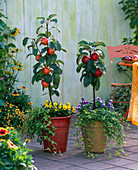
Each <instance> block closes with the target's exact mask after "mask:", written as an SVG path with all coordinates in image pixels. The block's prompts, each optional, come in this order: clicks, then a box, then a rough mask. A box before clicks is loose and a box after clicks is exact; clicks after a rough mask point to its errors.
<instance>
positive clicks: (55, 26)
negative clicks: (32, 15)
mask: <svg viewBox="0 0 138 170" xmlns="http://www.w3.org/2000/svg"><path fill="white" fill-rule="evenodd" d="M52 28H55V29H56V30H57V31H58V32H59V33H60V29H59V28H57V27H56V26H53V27H52Z"/></svg>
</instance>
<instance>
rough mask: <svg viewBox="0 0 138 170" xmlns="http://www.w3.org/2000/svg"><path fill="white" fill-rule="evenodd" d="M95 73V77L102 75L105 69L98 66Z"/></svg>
mask: <svg viewBox="0 0 138 170" xmlns="http://www.w3.org/2000/svg"><path fill="white" fill-rule="evenodd" d="M93 75H94V77H101V76H102V75H103V71H102V70H101V69H100V68H97V69H96V72H95V73H94V74H93Z"/></svg>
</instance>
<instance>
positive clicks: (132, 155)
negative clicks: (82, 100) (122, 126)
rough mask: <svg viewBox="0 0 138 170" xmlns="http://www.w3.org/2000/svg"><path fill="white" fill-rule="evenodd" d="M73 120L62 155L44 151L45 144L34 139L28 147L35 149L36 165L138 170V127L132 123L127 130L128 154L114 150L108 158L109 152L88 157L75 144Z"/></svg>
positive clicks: (56, 169)
mask: <svg viewBox="0 0 138 170" xmlns="http://www.w3.org/2000/svg"><path fill="white" fill-rule="evenodd" d="M73 121H74V119H73V120H72V122H71V127H70V133H69V140H68V146H67V151H66V152H65V153H62V156H60V155H58V154H57V155H52V154H51V153H48V152H44V149H43V146H41V145H40V144H39V143H37V142H36V139H33V140H32V141H31V142H30V144H28V147H29V148H30V149H32V150H33V152H31V153H30V154H32V156H33V160H34V165H35V166H36V167H37V169H38V170H66V169H67V170H107V169H108V170H127V169H129V170H138V127H137V126H134V125H131V130H127V133H126V135H127V138H126V139H127V141H126V147H125V148H124V150H125V153H124V154H122V155H126V154H127V155H128V156H123V157H119V156H116V155H115V154H114V153H113V152H114V149H113V151H112V155H113V157H112V158H111V159H108V151H107V153H105V154H104V153H102V154H99V155H100V157H97V158H95V159H91V158H87V157H86V156H85V155H84V152H83V151H81V150H79V149H78V148H77V147H76V146H75V144H74V141H75V137H74V136H73V132H74V131H75V130H74V129H73Z"/></svg>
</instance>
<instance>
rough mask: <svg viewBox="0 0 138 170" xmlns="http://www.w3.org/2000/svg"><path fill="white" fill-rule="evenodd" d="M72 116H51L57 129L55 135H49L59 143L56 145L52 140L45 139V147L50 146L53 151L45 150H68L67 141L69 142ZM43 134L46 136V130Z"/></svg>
mask: <svg viewBox="0 0 138 170" xmlns="http://www.w3.org/2000/svg"><path fill="white" fill-rule="evenodd" d="M71 117H72V116H67V117H51V122H52V124H51V125H54V127H55V128H56V130H54V133H55V136H52V135H51V136H49V137H50V139H51V140H53V141H54V142H56V143H57V145H55V147H56V149H55V148H54V146H53V145H52V144H51V142H49V141H47V140H43V143H44V149H47V148H50V150H51V151H49V150H45V151H46V152H54V151H56V152H59V151H60V152H66V148H67V142H68V135H69V128H70V121H71ZM43 136H45V132H43Z"/></svg>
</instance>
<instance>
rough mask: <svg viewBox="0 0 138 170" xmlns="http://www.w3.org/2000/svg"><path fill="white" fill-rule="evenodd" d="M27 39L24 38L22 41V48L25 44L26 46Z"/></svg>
mask: <svg viewBox="0 0 138 170" xmlns="http://www.w3.org/2000/svg"><path fill="white" fill-rule="evenodd" d="M28 39H29V38H28V37H25V38H24V39H23V46H25V45H26V44H27V42H28Z"/></svg>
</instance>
